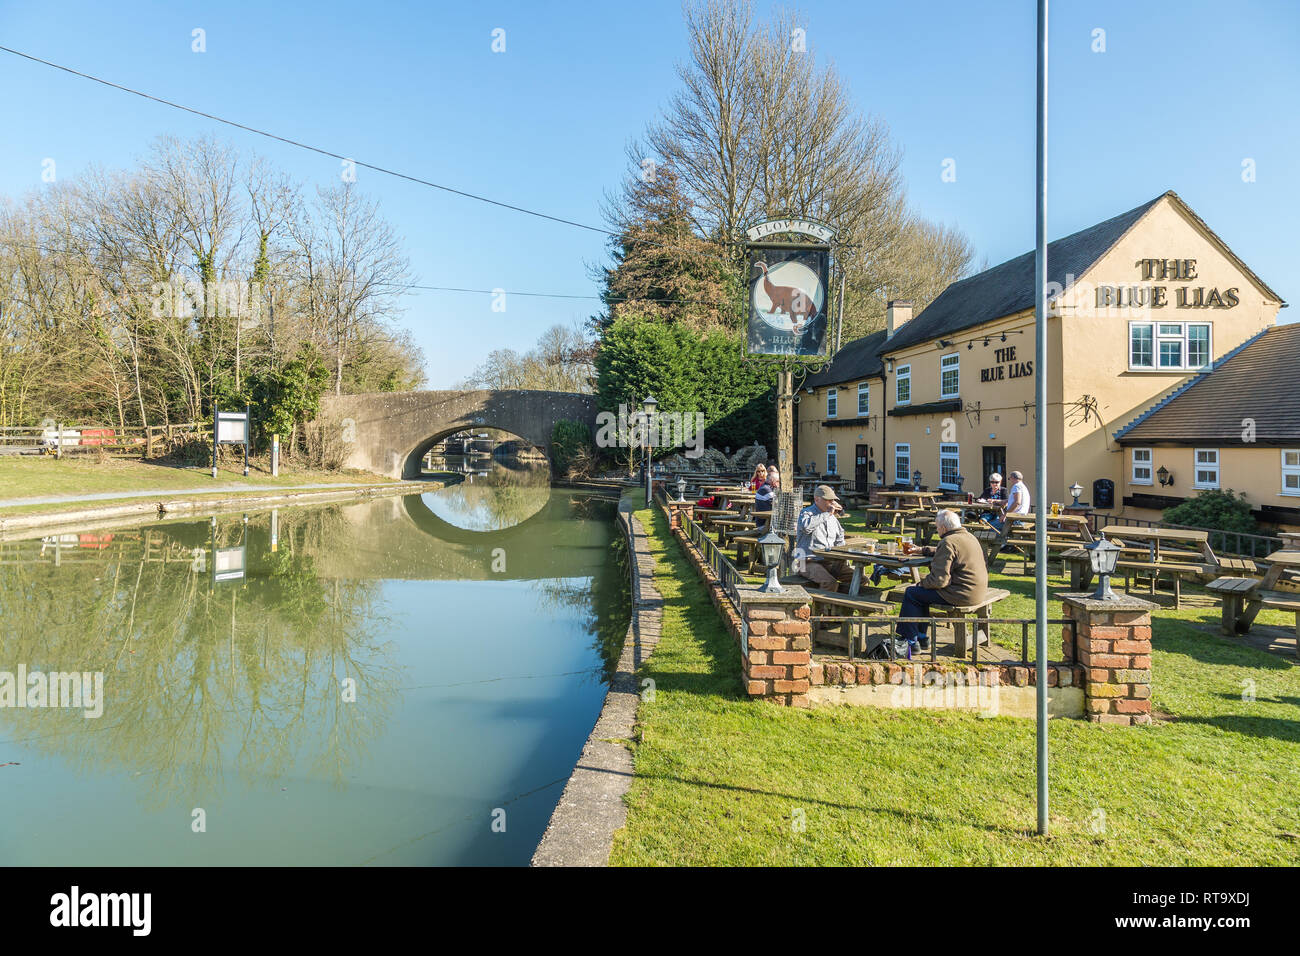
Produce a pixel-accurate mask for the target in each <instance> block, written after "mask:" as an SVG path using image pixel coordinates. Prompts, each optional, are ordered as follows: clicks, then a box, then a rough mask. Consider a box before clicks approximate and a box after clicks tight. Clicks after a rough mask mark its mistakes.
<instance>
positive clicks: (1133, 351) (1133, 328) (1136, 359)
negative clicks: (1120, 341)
mask: <svg viewBox="0 0 1300 956" xmlns="http://www.w3.org/2000/svg"><path fill="white" fill-rule="evenodd" d="M1128 364H1129V368H1155V364H1156V363H1155V355H1154V353H1153V352H1152V349H1151V326H1149V325H1130V326H1129V327H1128Z"/></svg>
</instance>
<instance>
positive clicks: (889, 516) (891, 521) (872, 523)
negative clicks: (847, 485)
mask: <svg viewBox="0 0 1300 956" xmlns="http://www.w3.org/2000/svg"><path fill="white" fill-rule="evenodd" d="M863 510H864V512H865V514H866V516H867V525H868V527H871V528H879V527H881V526H882V525H883V526H884V527H888V528H899V527H900V526H901V521H902V519H903V518H904V517H905V516H906V515H907V512H906V511H900V510H899V509H897V508H865V509H863Z"/></svg>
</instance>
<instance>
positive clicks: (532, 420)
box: [319, 389, 596, 478]
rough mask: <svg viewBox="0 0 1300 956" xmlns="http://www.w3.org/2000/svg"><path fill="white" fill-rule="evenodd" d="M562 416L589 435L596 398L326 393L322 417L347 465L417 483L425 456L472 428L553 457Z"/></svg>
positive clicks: (520, 393) (483, 392)
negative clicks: (336, 435)
mask: <svg viewBox="0 0 1300 956" xmlns="http://www.w3.org/2000/svg"><path fill="white" fill-rule="evenodd" d="M561 419H569V420H571V421H576V422H582V423H583V424H584V425H586V426H587V427H588V429H590V430H591V432H592V433H593V434H594V433H595V429H596V397H595V396H594V395H578V394H575V393H573V392H542V391H525V390H523V389H510V390H500V391H491V390H488V389H476V390H473V391H441V392H377V393H371V394H364V395H326V396H324V397H322V399H321V411H320V417H319V421H320V422H321V423H322V424H323V425H324V426H325V427H326V428H338V429H339V432H340V437H341V439H342V441H343V447H344V459H343V465H344V467H347V468H360V469H362V470H364V471H372V472H375V473H376V474H379V475H384V476H386V477H389V478H418V477H419V476H420V460H421V459H422V458H423V457H424V453H425V452H427V451H428V450H429V449H430V448H432V447H433V446H434V445H435V444H437V443H438V442H440V441H442V439H444V438H446V437H447V436H448V435H453V434H455V433H456V432H459V431H464V430H466V429H470V428H499V429H501V430H503V431H507V432H510V433H511V434H513V435H518V436H519V437H520V438H522V439H524V440H525V441H527V442H529V443H531V444H533V445H535V446H536V447H537V448H539V449H541V450H542V451H543V452H545V454H546V457H547V458H551V457H552V456H551V431H552V429H553V428H554V427H555V423H556V422H558V421H560V420H561Z"/></svg>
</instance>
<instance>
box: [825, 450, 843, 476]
mask: <svg viewBox="0 0 1300 956" xmlns="http://www.w3.org/2000/svg"><path fill="white" fill-rule="evenodd" d="M839 464H840V463H839V455H838V454H837V453H836V450H835V443H834V442H831V443H830V444H829V445H827V446H826V474H828V475H838V474H839V473H840V469H839Z"/></svg>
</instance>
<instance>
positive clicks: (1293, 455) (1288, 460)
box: [1282, 448, 1300, 495]
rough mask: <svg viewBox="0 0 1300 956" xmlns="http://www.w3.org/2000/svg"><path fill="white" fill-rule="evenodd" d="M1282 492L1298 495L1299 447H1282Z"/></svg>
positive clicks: (1299, 492) (1299, 472)
mask: <svg viewBox="0 0 1300 956" xmlns="http://www.w3.org/2000/svg"><path fill="white" fill-rule="evenodd" d="M1282 494H1284V495H1300V448H1283V449H1282Z"/></svg>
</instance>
